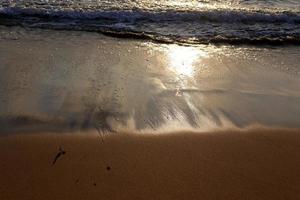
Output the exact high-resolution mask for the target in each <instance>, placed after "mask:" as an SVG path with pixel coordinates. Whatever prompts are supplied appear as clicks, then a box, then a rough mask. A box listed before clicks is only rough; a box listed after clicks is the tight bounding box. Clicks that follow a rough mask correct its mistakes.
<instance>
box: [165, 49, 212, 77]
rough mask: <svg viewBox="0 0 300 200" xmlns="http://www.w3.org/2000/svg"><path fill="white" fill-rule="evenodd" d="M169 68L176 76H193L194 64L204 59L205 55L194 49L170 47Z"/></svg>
mask: <svg viewBox="0 0 300 200" xmlns="http://www.w3.org/2000/svg"><path fill="white" fill-rule="evenodd" d="M168 55H169V59H170V67H171V68H172V71H175V72H176V73H177V74H178V75H184V76H190V77H191V76H193V73H194V63H195V61H197V60H199V59H200V58H203V57H206V56H207V53H206V52H204V51H202V50H201V49H198V48H195V47H182V46H177V45H176V46H170V48H169V52H168Z"/></svg>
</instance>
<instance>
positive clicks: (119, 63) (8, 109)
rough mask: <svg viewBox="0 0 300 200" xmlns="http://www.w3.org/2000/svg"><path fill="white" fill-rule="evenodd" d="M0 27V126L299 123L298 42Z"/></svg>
mask: <svg viewBox="0 0 300 200" xmlns="http://www.w3.org/2000/svg"><path fill="white" fill-rule="evenodd" d="M0 28H1V27H0ZM0 34H1V37H2V38H4V39H1V40H0V63H1V68H0V127H1V128H0V133H10V132H21V133H24V132H28V133H32V132H47V131H53V132H59V131H62V132H65V131H66V132H69V131H71V132H72V131H78V130H85V129H89V128H94V129H95V128H97V129H99V130H104V131H117V132H118V131H124V130H127V131H128V130H129V131H136V130H139V131H147V130H150V131H153V130H166V131H178V130H180V129H196V130H197V131H207V130H210V129H211V128H213V129H214V128H221V129H222V128H228V127H229V128H230V127H240V128H243V127H248V126H252V125H253V124H259V125H262V126H267V127H286V128H300V117H299V116H300V107H299V102H300V93H299V91H300V68H299V63H300V57H299V50H300V49H299V47H298V46H279V47H268V46H265V47H264V46H260V47H254V46H213V45H199V46H179V45H175V44H174V45H171V44H170V45H165V44H155V43H152V42H150V41H146V40H128V39H118V38H110V37H105V36H103V35H100V34H97V33H85V32H71V31H66V32H65V31H50V30H49V31H48V30H39V29H34V30H25V29H21V28H3V27H2V29H1V32H0Z"/></svg>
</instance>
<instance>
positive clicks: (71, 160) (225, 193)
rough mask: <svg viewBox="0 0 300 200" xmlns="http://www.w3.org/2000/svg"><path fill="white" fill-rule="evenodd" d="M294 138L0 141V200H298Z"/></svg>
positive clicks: (298, 151) (265, 134) (126, 136)
mask: <svg viewBox="0 0 300 200" xmlns="http://www.w3.org/2000/svg"><path fill="white" fill-rule="evenodd" d="M299 133H300V131H299V130H294V131H288V130H267V129H265V130H264V129H261V130H258V129H252V130H244V131H227V132H225V131H223V132H210V133H195V132H184V133H183V132H180V133H179V132H177V133H169V134H167V133H164V134H142V135H141V134H130V133H115V134H109V135H106V136H105V138H104V142H103V141H102V140H101V138H100V137H99V135H97V134H96V133H93V132H90V133H87V132H86V133H80V134H37V135H9V136H3V137H1V138H0V159H1V164H0V173H1V175H0V177H1V178H0V199H1V200H11V199H13V200H17V199H18V200H19V199H24V200H25V199H26V200H34V199H39V200H40V199H45V200H47V199H49V200H50V199H51V200H54V199H55V200H60V199H64V200H65V199H73V200H77V199H78V200H79V199H80V200H82V199H116V200H121V199H151V200H152V199H162V200H167V199H205V200H209V199H230V200H232V199H238V200H241V199H251V200H254V199H264V200H266V199H272V200H274V199H283V200H287V199H293V200H294V199H299V198H300V178H299V177H300V168H299V166H300V135H299ZM59 146H61V148H62V149H63V150H64V151H66V154H64V155H61V156H60V157H59V158H58V159H57V162H56V163H55V164H54V165H52V162H53V159H54V158H55V156H56V155H57V153H58V149H59Z"/></svg>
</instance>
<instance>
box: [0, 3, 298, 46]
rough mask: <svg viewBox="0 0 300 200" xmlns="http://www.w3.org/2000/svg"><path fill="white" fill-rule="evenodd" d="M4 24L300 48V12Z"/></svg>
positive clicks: (30, 12) (44, 16)
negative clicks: (292, 45) (283, 45)
mask: <svg viewBox="0 0 300 200" xmlns="http://www.w3.org/2000/svg"><path fill="white" fill-rule="evenodd" d="M0 25H6V26H14V25H18V26H24V27H31V28H46V29H55V30H57V29H59V30H76V31H94V32H100V33H103V34H106V35H110V36H116V37H126V38H135V39H151V40H154V41H156V42H164V43H186V44H203V43H229V44H255V45H259V44H271V45H274V44H276V45H282V44H296V45H298V44H300V13H298V12H291V11H284V12H278V11H277V12H271V11H265V10H264V11H263V10H246V9H244V10H243V9H206V10H205V9H204V10H202V11H200V10H198V11H186V10H161V11H158V10H156V11H150V10H141V9H135V10H99V9H97V10H85V9H45V8H39V9H38V8H20V7H2V8H0Z"/></svg>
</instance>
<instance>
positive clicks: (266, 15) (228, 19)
mask: <svg viewBox="0 0 300 200" xmlns="http://www.w3.org/2000/svg"><path fill="white" fill-rule="evenodd" d="M0 15H1V18H4V17H10V18H24V17H35V18H41V19H69V20H76V19H78V20H101V19H102V20H111V21H118V22H131V23H134V22H138V21H151V22H161V21H184V22H189V21H197V22H219V23H291V24H299V23H300V13H298V12H291V11H283V12H271V11H262V10H246V9H245V10H243V9H205V10H201V11H186V10H162V11H147V10H139V9H136V10H84V9H36V8H19V7H2V8H0Z"/></svg>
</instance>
